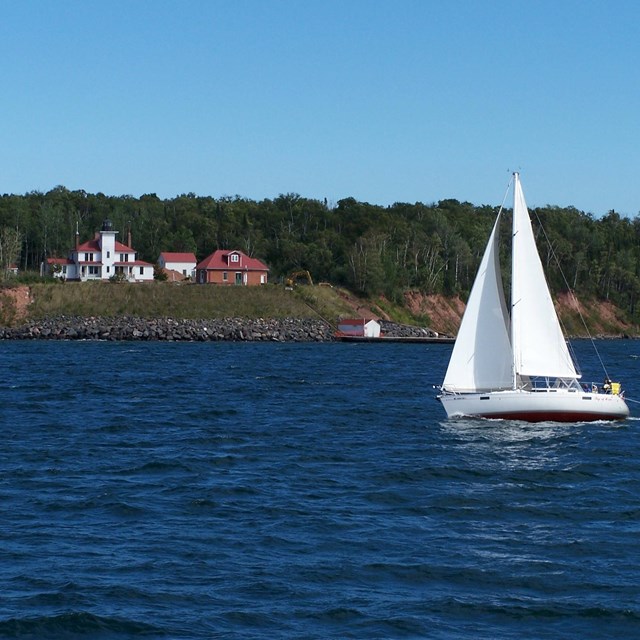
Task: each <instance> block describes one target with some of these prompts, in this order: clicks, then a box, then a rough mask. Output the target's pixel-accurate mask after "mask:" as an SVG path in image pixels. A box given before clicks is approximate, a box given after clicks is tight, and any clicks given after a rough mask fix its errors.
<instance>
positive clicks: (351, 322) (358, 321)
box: [338, 318, 367, 327]
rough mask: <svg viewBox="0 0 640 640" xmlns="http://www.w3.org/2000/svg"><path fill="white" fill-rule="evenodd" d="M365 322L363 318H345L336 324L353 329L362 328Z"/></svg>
mask: <svg viewBox="0 0 640 640" xmlns="http://www.w3.org/2000/svg"><path fill="white" fill-rule="evenodd" d="M366 322H367V321H366V320H365V319H364V318H345V319H344V320H340V322H339V323H338V324H344V325H348V326H353V327H362V326H364V325H365V324H366Z"/></svg>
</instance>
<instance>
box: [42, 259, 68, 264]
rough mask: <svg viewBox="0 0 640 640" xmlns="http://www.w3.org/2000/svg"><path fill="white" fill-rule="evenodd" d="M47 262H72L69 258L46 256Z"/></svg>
mask: <svg viewBox="0 0 640 640" xmlns="http://www.w3.org/2000/svg"><path fill="white" fill-rule="evenodd" d="M47 264H74V263H73V261H72V260H69V258H47Z"/></svg>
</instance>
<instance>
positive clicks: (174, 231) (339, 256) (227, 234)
mask: <svg viewBox="0 0 640 640" xmlns="http://www.w3.org/2000/svg"><path fill="white" fill-rule="evenodd" d="M497 211H498V209H497V207H491V206H476V205H473V204H470V203H468V202H459V201H457V200H454V199H450V200H441V201H440V202H437V203H430V204H423V203H420V202H416V203H413V204H409V203H401V202H398V203H395V204H393V205H391V206H379V205H375V204H369V203H367V202H359V201H357V200H355V199H353V198H345V199H342V200H339V201H338V202H337V203H335V204H334V203H331V204H329V203H327V202H326V200H325V201H320V200H315V199H308V198H304V197H302V196H300V195H298V194H295V193H288V194H281V195H279V196H278V197H276V198H274V199H265V200H262V201H254V200H250V199H247V198H243V197H240V196H235V197H222V198H214V197H210V196H197V195H195V194H193V193H188V194H183V195H180V196H177V197H175V198H170V199H161V198H159V197H158V196H157V195H155V194H146V195H143V196H141V197H139V198H136V197H132V196H126V195H124V196H107V195H104V194H102V193H97V194H91V193H87V192H85V191H82V190H79V191H70V190H68V189H66V188H65V187H63V186H58V187H56V188H54V189H52V190H51V191H48V192H47V193H42V192H37V191H33V192H30V193H27V194H24V195H11V194H5V195H3V196H0V268H1V270H2V274H3V275H5V274H6V273H7V270H8V266H9V265H10V264H17V265H18V267H19V269H20V272H21V273H24V272H30V271H31V272H35V273H39V271H40V265H41V263H42V261H43V260H44V259H45V258H47V257H65V256H67V255H68V254H69V251H70V249H71V248H72V246H73V244H74V238H75V233H76V229H78V231H79V233H80V239H81V240H82V241H84V240H88V239H90V238H92V237H93V235H94V233H95V232H96V231H98V230H99V229H100V228H101V226H102V222H103V220H105V219H110V220H111V221H112V222H113V224H114V228H115V229H117V230H118V231H119V232H120V235H119V236H118V237H119V239H120V241H122V242H125V243H126V238H127V233H128V231H131V234H132V244H133V246H134V248H135V249H136V250H137V251H138V257H139V258H140V259H142V260H146V261H148V262H151V263H156V262H157V260H158V256H159V254H160V252H162V251H192V252H194V253H195V255H196V257H197V258H198V260H201V259H203V258H205V257H206V256H207V255H209V254H210V253H211V252H212V251H214V250H216V249H219V248H221V249H240V250H242V251H244V252H245V253H246V254H248V255H250V256H253V257H257V258H260V259H261V260H263V261H264V262H266V264H267V265H268V266H269V267H270V281H271V282H278V281H279V280H281V279H282V278H283V277H285V276H286V275H287V274H288V273H290V272H291V271H293V270H297V269H306V270H309V272H310V273H311V274H312V276H313V278H314V280H316V281H327V282H331V283H334V284H340V285H344V286H346V287H349V288H350V289H352V290H353V291H354V292H356V293H359V294H362V295H367V296H372V295H385V296H387V297H388V298H390V299H392V300H395V301H400V300H401V299H402V295H403V292H405V291H407V290H419V291H421V292H424V293H442V294H444V295H456V294H459V295H460V296H461V297H462V298H464V299H466V296H467V295H468V292H469V290H470V287H471V285H472V283H473V278H474V276H475V272H476V270H477V268H478V265H479V262H480V259H481V257H482V252H483V251H484V246H485V243H486V240H487V238H488V236H489V233H490V230H491V225H492V224H493V222H494V220H495V216H496V213H497ZM530 212H531V217H532V221H533V225H534V229H535V231H536V234H537V238H538V246H539V249H540V253H541V257H542V260H543V264H544V266H545V269H546V270H547V275H548V279H549V284H550V286H551V289H552V291H553V292H554V293H557V292H560V291H564V290H567V289H569V288H570V289H572V290H574V291H575V292H576V294H577V295H578V296H579V297H581V298H584V299H594V298H595V299H602V300H609V301H611V302H613V303H614V304H616V305H618V306H619V307H621V308H623V309H624V310H625V311H626V312H627V313H628V314H629V316H630V318H631V319H632V320H636V321H637V319H638V317H637V315H636V314H637V301H638V298H639V297H640V218H639V217H637V216H636V217H635V218H633V219H629V218H626V217H621V216H620V215H619V214H618V213H616V212H615V211H613V210H612V211H609V213H607V214H606V215H605V216H603V217H602V218H595V217H594V216H593V215H592V214H590V213H585V212H583V211H579V210H577V209H575V208H573V207H567V208H560V207H554V206H546V207H542V208H535V209H533V208H532V209H531V210H530ZM504 224H505V225H508V224H510V221H509V216H506V219H505V220H504ZM505 231H506V233H503V234H502V242H503V245H502V249H501V250H502V252H503V253H504V256H503V258H504V264H506V265H507V264H508V248H507V242H508V235H509V234H508V230H507V228H506V226H505ZM506 277H507V278H508V274H507V276H506Z"/></svg>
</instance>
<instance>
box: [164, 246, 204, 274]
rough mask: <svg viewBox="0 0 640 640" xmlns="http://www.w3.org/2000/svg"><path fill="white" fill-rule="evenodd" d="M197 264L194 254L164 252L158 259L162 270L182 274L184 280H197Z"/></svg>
mask: <svg viewBox="0 0 640 640" xmlns="http://www.w3.org/2000/svg"><path fill="white" fill-rule="evenodd" d="M197 262H198V261H197V260H196V256H195V255H194V254H193V253H175V252H171V251H163V252H162V253H161V254H160V257H159V258H158V264H159V265H160V268H161V269H166V270H167V271H176V272H177V273H181V274H182V276H183V278H195V275H196V263H197Z"/></svg>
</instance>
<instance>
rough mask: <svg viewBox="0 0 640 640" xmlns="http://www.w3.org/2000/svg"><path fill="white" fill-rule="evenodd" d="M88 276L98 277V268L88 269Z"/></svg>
mask: <svg viewBox="0 0 640 640" xmlns="http://www.w3.org/2000/svg"><path fill="white" fill-rule="evenodd" d="M89 275H90V276H99V275H100V268H99V267H93V266H92V267H89Z"/></svg>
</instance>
